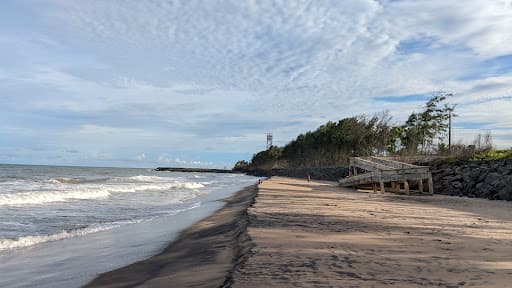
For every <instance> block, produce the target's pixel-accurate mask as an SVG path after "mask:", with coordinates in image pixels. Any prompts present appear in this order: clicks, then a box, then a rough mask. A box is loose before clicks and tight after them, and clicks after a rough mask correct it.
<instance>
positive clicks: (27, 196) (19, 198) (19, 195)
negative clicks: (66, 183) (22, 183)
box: [0, 182, 204, 206]
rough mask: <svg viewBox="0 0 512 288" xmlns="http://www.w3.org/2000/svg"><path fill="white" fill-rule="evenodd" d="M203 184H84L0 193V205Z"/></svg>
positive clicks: (54, 200) (75, 198)
mask: <svg viewBox="0 0 512 288" xmlns="http://www.w3.org/2000/svg"><path fill="white" fill-rule="evenodd" d="M203 187H204V185H203V184H201V183H197V182H171V183H148V184H129V183H127V184H119V185H84V186H82V187H80V186H77V187H73V188H72V189H65V190H62V189H60V190H58V191H30V192H16V193H3V194H0V206H20V205H37V204H45V203H51V202H66V201H72V200H88V199H105V198H108V197H110V196H111V195H112V193H134V192H144V191H148V192H151V191H155V192H161V191H166V190H171V191H172V190H175V189H189V190H197V189H200V188H203Z"/></svg>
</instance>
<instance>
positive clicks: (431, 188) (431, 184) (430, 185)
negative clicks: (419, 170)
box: [428, 172, 434, 195]
mask: <svg viewBox="0 0 512 288" xmlns="http://www.w3.org/2000/svg"><path fill="white" fill-rule="evenodd" d="M428 193H430V195H434V181H432V173H431V172H428Z"/></svg>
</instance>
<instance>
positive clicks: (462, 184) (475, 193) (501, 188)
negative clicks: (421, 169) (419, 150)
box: [428, 160, 512, 201]
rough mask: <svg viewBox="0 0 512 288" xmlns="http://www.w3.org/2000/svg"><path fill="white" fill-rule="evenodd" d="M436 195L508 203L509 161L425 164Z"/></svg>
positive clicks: (510, 184) (511, 182) (511, 181)
mask: <svg viewBox="0 0 512 288" xmlns="http://www.w3.org/2000/svg"><path fill="white" fill-rule="evenodd" d="M428 165H429V166H431V170H432V177H433V180H434V190H435V192H436V193H439V194H445V195H452V196H466V197H478V198H487V199H492V200H508V201H512V160H484V161H460V162H455V163H446V162H434V163H429V164H428Z"/></svg>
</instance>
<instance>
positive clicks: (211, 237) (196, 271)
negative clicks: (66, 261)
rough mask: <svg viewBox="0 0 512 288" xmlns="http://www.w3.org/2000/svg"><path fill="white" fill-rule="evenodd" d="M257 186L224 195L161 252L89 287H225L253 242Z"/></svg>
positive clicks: (105, 275) (101, 277) (90, 284)
mask: <svg viewBox="0 0 512 288" xmlns="http://www.w3.org/2000/svg"><path fill="white" fill-rule="evenodd" d="M255 195H256V187H255V186H251V187H248V188H246V189H243V190H241V191H239V192H237V193H236V194H235V195H234V196H232V197H230V198H227V199H224V201H225V202H226V204H225V206H224V207H223V208H221V209H219V210H217V211H216V212H215V213H214V214H213V215H211V216H209V217H207V218H205V219H204V220H201V221H199V222H198V223H196V224H194V225H193V226H191V227H190V228H188V229H186V230H185V231H183V232H182V233H181V234H180V236H179V237H178V239H177V240H176V241H174V242H173V243H171V244H170V245H169V246H168V247H167V248H166V249H165V250H164V251H162V252H161V253H160V254H158V255H156V256H153V257H151V258H149V259H147V260H143V261H140V262H136V263H134V264H131V265H129V266H126V267H123V268H120V269H117V270H114V271H110V272H107V273H104V274H102V275H100V276H99V277H98V278H96V279H94V280H93V281H92V282H91V283H89V284H87V285H86V286H85V287H221V286H225V285H227V286H228V285H229V283H230V279H231V273H232V271H233V268H234V267H235V265H236V264H237V263H238V261H241V260H242V259H243V258H242V256H243V255H244V254H247V251H248V250H249V248H250V247H251V246H250V245H251V243H250V241H249V240H248V238H247V229H246V228H247V215H246V213H247V207H248V206H249V205H251V204H252V202H253V200H254V197H255Z"/></svg>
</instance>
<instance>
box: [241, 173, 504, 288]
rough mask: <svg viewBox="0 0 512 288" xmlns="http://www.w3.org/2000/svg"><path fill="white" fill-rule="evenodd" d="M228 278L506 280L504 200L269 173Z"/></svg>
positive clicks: (407, 282)
mask: <svg viewBox="0 0 512 288" xmlns="http://www.w3.org/2000/svg"><path fill="white" fill-rule="evenodd" d="M259 189H260V190H259V193H258V196H257V198H256V202H255V204H254V205H253V207H251V208H249V217H250V225H249V228H248V233H249V236H250V237H251V239H252V241H253V244H254V248H253V249H252V251H251V254H250V255H249V257H248V259H247V261H245V263H244V264H243V265H240V266H239V267H237V269H236V271H235V273H234V275H233V284H234V285H233V287H510V285H511V284H510V283H512V203H510V202H503V201H489V200H484V199H469V198H455V197H446V196H438V195H436V196H401V195H395V194H385V195H381V194H369V193H361V192H355V191H354V190H351V189H344V188H340V187H337V186H336V185H335V184H334V183H328V182H322V183H319V182H313V183H307V182H306V181H302V180H296V179H289V178H279V177H274V178H271V179H270V180H268V181H264V183H263V184H262V185H260V186H259Z"/></svg>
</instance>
